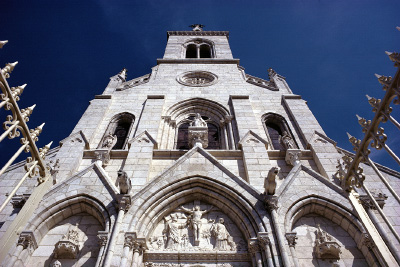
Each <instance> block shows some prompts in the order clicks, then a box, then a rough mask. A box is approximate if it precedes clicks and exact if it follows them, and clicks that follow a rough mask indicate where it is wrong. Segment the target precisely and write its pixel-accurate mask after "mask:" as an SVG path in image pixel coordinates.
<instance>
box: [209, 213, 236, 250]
mask: <svg viewBox="0 0 400 267" xmlns="http://www.w3.org/2000/svg"><path fill="white" fill-rule="evenodd" d="M211 233H212V234H213V235H214V236H215V241H216V242H215V248H214V249H215V250H219V251H226V250H230V248H229V246H228V243H229V239H231V240H230V241H231V242H232V238H231V236H230V235H229V233H228V231H227V230H226V227H225V225H224V219H223V218H219V219H218V222H217V223H214V224H213V225H212V226H211Z"/></svg>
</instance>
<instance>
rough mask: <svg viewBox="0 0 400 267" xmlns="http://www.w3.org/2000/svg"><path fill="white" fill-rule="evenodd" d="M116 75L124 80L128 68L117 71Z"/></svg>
mask: <svg viewBox="0 0 400 267" xmlns="http://www.w3.org/2000/svg"><path fill="white" fill-rule="evenodd" d="M118 77H119V78H120V79H121V80H122V81H123V82H125V81H126V78H127V77H128V70H127V69H125V68H123V69H122V70H121V71H120V72H119V73H118Z"/></svg>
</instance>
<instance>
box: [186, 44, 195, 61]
mask: <svg viewBox="0 0 400 267" xmlns="http://www.w3.org/2000/svg"><path fill="white" fill-rule="evenodd" d="M186 58H197V47H196V45H195V44H190V45H188V46H187V48H186Z"/></svg>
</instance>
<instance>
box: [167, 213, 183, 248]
mask: <svg viewBox="0 0 400 267" xmlns="http://www.w3.org/2000/svg"><path fill="white" fill-rule="evenodd" d="M170 217H171V221H169V222H167V219H166V218H164V222H165V229H164V231H163V233H164V234H165V235H166V237H167V245H166V248H167V249H173V250H177V249H178V248H179V244H180V241H181V237H180V234H179V229H182V228H185V227H186V226H187V224H180V223H178V216H177V215H176V214H171V216H170Z"/></svg>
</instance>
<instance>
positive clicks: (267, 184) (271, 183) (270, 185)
mask: <svg viewBox="0 0 400 267" xmlns="http://www.w3.org/2000/svg"><path fill="white" fill-rule="evenodd" d="M278 173H279V168H278V167H272V168H271V169H270V170H269V172H268V176H267V177H266V178H265V180H264V190H265V191H264V192H265V194H266V195H273V194H275V189H276V176H277V175H278Z"/></svg>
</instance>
